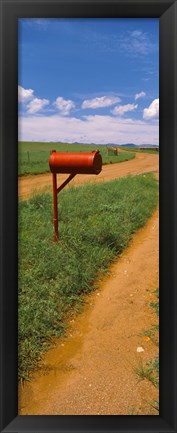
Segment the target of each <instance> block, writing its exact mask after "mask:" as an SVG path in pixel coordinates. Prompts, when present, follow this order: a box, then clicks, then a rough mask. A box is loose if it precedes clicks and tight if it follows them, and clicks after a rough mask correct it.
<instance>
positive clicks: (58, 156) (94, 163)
mask: <svg viewBox="0 0 177 433" xmlns="http://www.w3.org/2000/svg"><path fill="white" fill-rule="evenodd" d="M49 166H50V170H51V172H52V179H53V205H54V232H55V235H54V240H55V241H57V240H58V207H57V194H58V193H59V192H60V191H61V190H62V189H63V188H64V187H65V186H66V185H67V184H68V183H69V182H70V180H71V179H73V177H74V176H76V174H96V175H97V174H99V173H100V172H101V169H102V157H101V155H100V152H99V150H96V151H93V152H56V150H52V153H51V155H50V158H49ZM57 173H70V176H69V177H68V178H67V179H66V180H65V182H63V183H62V185H60V186H59V187H58V188H57V176H56V175H57Z"/></svg>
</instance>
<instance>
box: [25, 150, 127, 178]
mask: <svg viewBox="0 0 177 433" xmlns="http://www.w3.org/2000/svg"><path fill="white" fill-rule="evenodd" d="M97 148H98V149H99V150H100V153H101V155H102V160H103V164H111V163H112V164H113V163H116V162H122V161H128V160H130V159H133V158H135V153H132V152H121V153H118V155H114V151H113V149H111V148H108V147H107V146H98V145H91V144H90V145H89V144H69V143H36V142H19V145H18V174H19V176H22V175H26V174H39V173H47V172H49V171H50V168H49V157H50V152H51V150H52V149H56V151H57V152H91V151H92V150H96V149H97ZM111 153H112V154H111Z"/></svg>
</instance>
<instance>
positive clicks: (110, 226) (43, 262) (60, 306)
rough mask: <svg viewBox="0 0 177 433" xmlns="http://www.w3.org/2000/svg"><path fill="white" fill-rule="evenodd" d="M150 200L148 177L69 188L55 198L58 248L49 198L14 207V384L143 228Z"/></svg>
mask: <svg viewBox="0 0 177 433" xmlns="http://www.w3.org/2000/svg"><path fill="white" fill-rule="evenodd" d="M157 197H158V184H157V181H156V179H155V178H154V177H153V175H152V174H143V175H139V176H129V177H127V178H122V179H118V180H114V181H111V182H107V183H101V184H97V185H93V184H91V185H83V186H81V187H78V188H74V187H73V186H71V187H69V188H68V189H67V190H64V191H63V192H62V193H60V200H59V204H58V210H59V242H58V243H54V242H53V236H54V233H53V204H52V196H51V194H47V193H46V194H41V195H36V196H34V197H32V198H30V199H29V200H26V201H20V202H19V219H18V221H19V250H18V251H19V299H18V300H19V330H18V336H19V363H18V367H19V379H24V378H26V379H27V378H28V376H29V373H30V371H31V370H32V369H34V368H35V367H36V366H37V365H38V362H39V360H40V359H41V356H42V352H43V351H45V350H47V348H48V347H49V346H50V344H51V341H52V337H55V336H62V335H63V333H64V331H65V327H66V323H67V318H69V316H70V314H71V311H72V312H73V311H75V310H77V309H78V308H79V306H80V305H81V304H82V300H83V295H84V294H85V293H88V292H90V291H91V290H94V289H95V288H96V284H97V281H98V278H99V277H100V276H101V275H102V274H103V273H104V272H107V270H108V266H109V265H110V263H111V262H113V261H114V259H115V258H116V257H117V256H118V255H119V254H120V253H121V252H122V251H123V249H124V248H125V247H126V246H127V245H128V243H129V241H130V239H131V236H132V234H133V233H134V232H135V231H136V230H137V229H138V228H139V227H141V226H143V225H144V223H145V222H146V220H147V219H148V218H149V217H150V215H151V214H152V211H153V209H154V208H155V207H156V205H157ZM76 203H77V206H76Z"/></svg>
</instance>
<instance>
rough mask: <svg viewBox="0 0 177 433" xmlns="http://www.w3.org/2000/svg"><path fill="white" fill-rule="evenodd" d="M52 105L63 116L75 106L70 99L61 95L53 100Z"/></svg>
mask: <svg viewBox="0 0 177 433" xmlns="http://www.w3.org/2000/svg"><path fill="white" fill-rule="evenodd" d="M54 105H55V107H56V108H57V109H58V110H59V111H60V113H61V114H62V115H63V116H67V115H68V114H69V113H70V111H71V110H72V109H73V108H74V107H75V104H74V102H73V101H71V99H64V98H62V97H61V96H58V98H57V99H56V100H55V102H54Z"/></svg>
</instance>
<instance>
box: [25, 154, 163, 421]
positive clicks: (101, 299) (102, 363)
mask: <svg viewBox="0 0 177 433" xmlns="http://www.w3.org/2000/svg"><path fill="white" fill-rule="evenodd" d="M145 171H154V172H157V173H158V156H156V155H148V154H137V157H136V160H132V161H130V162H126V163H121V164H116V165H110V166H106V167H103V172H102V173H101V174H100V177H99V176H98V177H97V178H96V179H99V181H100V180H109V179H113V178H115V177H119V176H125V175H127V174H128V173H132V174H138V173H142V172H145ZM49 177H50V175H44V177H42V176H41V178H43V179H44V178H45V179H46V178H47V179H49ZM84 177H85V176H84ZM90 177H91V176H90ZM35 178H36V181H37V178H39V177H38V176H35ZM77 181H79V176H78V180H77ZM45 182H46V180H45V181H44V182H43V181H41V185H42V187H44V184H45ZM27 186H28V184H26V190H25V187H24V189H23V190H22V187H23V183H22V180H21V187H20V191H21V193H22V196H23V197H24V194H29V192H30V191H31V190H30V188H28V189H27ZM32 188H33V187H32ZM22 191H23V192H22ZM158 228H159V219H158V210H156V211H155V213H154V215H153V216H152V217H151V218H150V220H149V221H148V223H147V224H146V226H145V227H144V228H143V229H141V230H139V231H138V232H137V233H136V234H135V235H134V237H133V240H132V242H131V244H130V246H129V247H128V249H127V250H126V251H125V252H124V253H123V254H122V256H121V257H120V258H119V259H118V261H117V262H116V263H115V264H114V265H113V266H112V267H111V269H110V271H111V276H109V277H104V278H103V279H102V280H101V281H100V284H99V290H97V291H96V292H94V293H92V294H91V295H89V296H87V297H86V305H85V307H84V308H83V311H82V313H81V314H79V315H77V316H74V317H72V320H71V322H70V323H69V328H68V332H67V335H66V337H65V338H63V339H59V340H56V345H55V348H54V349H52V350H50V351H49V352H48V353H47V354H46V355H45V357H44V367H43V368H42V370H41V371H40V373H39V372H36V373H35V374H34V375H33V377H32V381H31V382H29V383H25V384H24V385H23V386H22V385H21V384H20V385H19V400H18V402H19V412H18V413H19V415H61V414H62V415H148V414H149V415H157V414H158V413H157V412H156V411H155V409H154V408H153V403H154V401H157V400H158V390H157V388H155V387H154V386H153V385H152V383H150V382H149V381H148V380H147V379H145V380H143V381H140V379H139V376H138V375H137V373H136V368H138V367H142V366H144V365H145V364H146V362H147V361H149V360H150V359H151V358H153V357H155V356H156V355H157V354H158V347H157V346H155V345H154V343H153V341H152V340H151V339H150V338H147V337H146V336H145V335H143V332H144V331H145V330H147V329H149V328H151V326H153V325H154V324H156V321H157V318H156V316H155V315H154V313H153V310H152V308H151V307H150V305H149V303H150V302H151V301H154V300H155V299H154V297H155V295H154V290H155V289H157V288H158V269H159V263H158V257H159V253H158V250H159V245H158ZM138 348H141V351H140V352H139V351H138V350H139V349H138ZM137 349H138V350H137Z"/></svg>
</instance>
